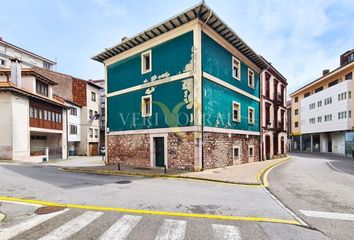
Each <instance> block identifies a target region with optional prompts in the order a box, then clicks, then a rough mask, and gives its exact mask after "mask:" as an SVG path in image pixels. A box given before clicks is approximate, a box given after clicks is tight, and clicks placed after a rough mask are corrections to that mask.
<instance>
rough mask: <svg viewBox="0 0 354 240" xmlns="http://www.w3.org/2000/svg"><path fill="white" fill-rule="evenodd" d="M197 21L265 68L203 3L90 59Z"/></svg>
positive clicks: (111, 54)
mask: <svg viewBox="0 0 354 240" xmlns="http://www.w3.org/2000/svg"><path fill="white" fill-rule="evenodd" d="M195 19H198V20H199V21H200V22H201V23H202V24H206V25H208V26H209V27H211V28H212V29H213V30H214V31H215V32H217V33H218V34H219V35H220V36H221V37H223V38H224V39H225V40H226V41H227V42H229V43H230V44H231V45H232V46H234V47H235V48H236V49H237V50H239V51H240V52H241V53H242V54H243V55H245V56H246V57H247V58H248V59H250V60H251V61H252V62H253V63H254V64H255V65H256V66H258V67H259V68H260V69H265V68H267V66H268V65H267V63H266V62H265V61H264V60H263V59H262V58H261V57H259V56H258V54H256V53H255V52H254V51H253V50H252V49H251V48H250V47H249V46H248V45H247V44H246V43H245V42H244V41H243V40H242V39H241V38H240V37H239V36H238V35H237V34H236V33H235V32H234V31H233V30H232V29H231V28H230V27H229V26H228V25H226V24H225V23H224V22H223V21H222V20H221V18H219V17H218V16H217V15H216V14H215V13H214V12H213V11H212V10H211V9H210V8H209V7H208V6H207V5H206V4H205V3H204V2H202V3H200V4H198V5H196V6H194V7H192V8H190V9H187V10H186V11H184V12H182V13H180V14H178V15H176V16H174V17H172V18H170V19H168V20H166V21H164V22H162V23H160V24H158V25H155V26H153V27H151V28H149V29H147V30H145V31H143V32H141V33H139V34H137V35H135V36H133V37H131V38H127V39H125V40H124V41H122V42H120V43H119V44H117V45H115V46H113V47H111V48H106V50H105V51H103V52H101V53H99V54H97V55H96V56H94V57H93V58H92V59H93V60H96V61H98V62H104V61H105V60H107V59H109V58H111V57H114V56H116V55H118V54H121V53H123V52H125V51H127V50H129V49H132V48H134V47H136V46H138V45H140V44H142V43H144V42H147V41H149V40H151V39H153V38H155V37H157V36H160V35H162V34H164V33H167V32H169V31H171V30H173V29H175V28H178V27H180V26H182V25H184V24H186V23H188V22H191V21H193V20H195Z"/></svg>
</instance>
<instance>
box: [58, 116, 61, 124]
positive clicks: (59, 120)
mask: <svg viewBox="0 0 354 240" xmlns="http://www.w3.org/2000/svg"><path fill="white" fill-rule="evenodd" d="M58 117H59V122H60V123H61V114H59V116H58Z"/></svg>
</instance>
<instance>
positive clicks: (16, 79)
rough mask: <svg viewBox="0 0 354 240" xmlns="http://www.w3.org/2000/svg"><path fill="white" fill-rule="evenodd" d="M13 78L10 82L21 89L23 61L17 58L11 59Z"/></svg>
mask: <svg viewBox="0 0 354 240" xmlns="http://www.w3.org/2000/svg"><path fill="white" fill-rule="evenodd" d="M10 60H11V68H10V69H11V77H10V81H11V82H12V83H13V84H15V85H16V86H17V87H21V80H22V77H21V61H20V60H19V59H17V58H11V59H10Z"/></svg>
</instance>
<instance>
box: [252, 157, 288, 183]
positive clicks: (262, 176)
mask: <svg viewBox="0 0 354 240" xmlns="http://www.w3.org/2000/svg"><path fill="white" fill-rule="evenodd" d="M290 159H291V157H289V156H287V157H285V158H281V159H277V160H272V161H273V162H272V163H270V164H269V165H267V166H266V167H264V168H263V169H261V170H260V171H259V172H258V174H257V176H256V177H257V181H258V183H259V184H260V185H262V186H263V187H264V188H267V189H269V181H268V175H269V173H270V172H271V171H272V170H273V169H274V168H276V167H278V166H279V165H281V164H283V163H286V162H287V161H289V160H290Z"/></svg>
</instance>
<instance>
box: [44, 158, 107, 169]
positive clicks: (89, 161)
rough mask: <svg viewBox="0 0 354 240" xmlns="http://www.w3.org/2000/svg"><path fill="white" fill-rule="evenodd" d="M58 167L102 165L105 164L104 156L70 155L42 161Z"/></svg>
mask: <svg viewBox="0 0 354 240" xmlns="http://www.w3.org/2000/svg"><path fill="white" fill-rule="evenodd" d="M40 164H42V165H47V166H56V167H102V166H105V164H104V162H103V160H102V156H92V157H87V156H70V157H69V158H68V159H61V160H52V161H48V162H43V163H40Z"/></svg>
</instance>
